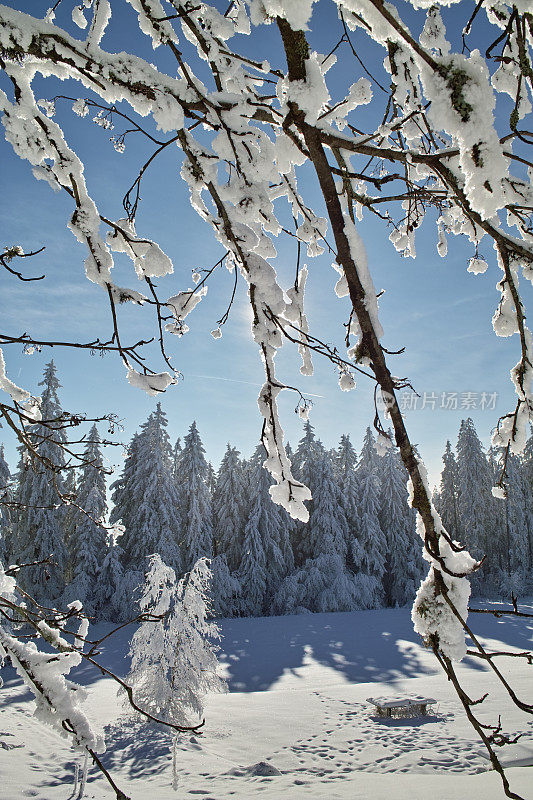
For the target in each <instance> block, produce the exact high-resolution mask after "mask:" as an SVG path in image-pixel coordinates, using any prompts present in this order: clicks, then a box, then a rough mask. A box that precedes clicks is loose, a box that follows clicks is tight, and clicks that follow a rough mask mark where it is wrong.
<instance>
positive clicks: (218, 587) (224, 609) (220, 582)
mask: <svg viewBox="0 0 533 800" xmlns="http://www.w3.org/2000/svg"><path fill="white" fill-rule="evenodd" d="M211 573H212V578H211V595H212V610H213V616H214V617H234V616H236V615H237V614H238V613H239V611H240V595H241V585H240V583H239V581H238V580H237V577H236V575H235V574H234V573H231V572H230V570H229V567H228V562H227V560H226V556H225V555H224V553H219V554H218V555H217V556H215V557H214V558H213V559H211Z"/></svg>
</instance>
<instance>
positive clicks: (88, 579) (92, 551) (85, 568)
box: [65, 425, 107, 614]
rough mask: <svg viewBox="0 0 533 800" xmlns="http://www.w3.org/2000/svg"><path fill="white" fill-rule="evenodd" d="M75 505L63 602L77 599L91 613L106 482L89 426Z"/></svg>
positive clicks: (100, 555) (99, 558) (102, 546)
mask: <svg viewBox="0 0 533 800" xmlns="http://www.w3.org/2000/svg"><path fill="white" fill-rule="evenodd" d="M76 505H78V506H79V507H80V508H82V509H83V511H84V512H85V513H82V512H81V511H78V510H75V513H74V515H73V521H72V534H71V537H70V556H71V562H72V573H73V577H72V581H71V583H70V584H69V585H68V586H67V588H66V589H65V601H66V602H67V603H68V602H72V601H74V600H79V601H80V602H81V603H82V604H83V607H84V610H85V611H86V612H87V613H89V614H92V613H93V612H94V597H93V594H94V589H95V585H96V581H97V577H98V573H99V571H100V566H101V564H102V561H103V558H104V556H105V552H106V549H107V548H106V539H107V534H106V529H105V528H104V527H103V525H104V523H105V516H106V514H107V502H106V485H105V476H104V472H103V459H102V453H101V448H100V435H99V433H98V429H97V427H96V425H93V426H92V428H91V430H90V432H89V435H88V437H87V444H86V446H85V449H84V452H83V468H82V472H81V476H80V479H79V482H78V488H77V496H76Z"/></svg>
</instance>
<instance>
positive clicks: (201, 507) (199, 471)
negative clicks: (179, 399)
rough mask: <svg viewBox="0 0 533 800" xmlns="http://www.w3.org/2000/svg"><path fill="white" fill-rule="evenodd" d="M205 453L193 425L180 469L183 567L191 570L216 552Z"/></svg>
mask: <svg viewBox="0 0 533 800" xmlns="http://www.w3.org/2000/svg"><path fill="white" fill-rule="evenodd" d="M204 453H205V450H204V447H203V444H202V441H201V439H200V434H199V433H198V428H197V427H196V422H193V423H192V425H191V427H190V428H189V433H188V434H187V436H186V437H185V440H184V446H183V450H182V452H181V455H180V460H179V465H178V466H179V468H178V481H179V492H180V496H181V502H182V508H181V511H182V517H183V529H182V530H183V550H182V557H183V568H184V569H185V570H190V569H192V567H193V566H194V564H195V563H196V561H198V559H199V558H201V557H202V556H207V557H209V556H210V555H211V553H212V550H213V520H212V510H211V497H210V493H209V488H208V486H207V477H208V467H207V461H206V459H205V455H204Z"/></svg>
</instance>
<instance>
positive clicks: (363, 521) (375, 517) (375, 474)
mask: <svg viewBox="0 0 533 800" xmlns="http://www.w3.org/2000/svg"><path fill="white" fill-rule="evenodd" d="M382 458H383V457H380V456H378V454H377V452H376V447H375V439H374V436H373V434H372V431H371V429H370V428H367V429H366V433H365V437H364V440H363V447H362V449H361V455H360V457H359V463H358V465H357V470H356V477H357V480H358V483H359V515H358V540H359V544H360V547H361V566H360V571H361V573H362V574H364V575H365V576H367V577H366V578H365V579H364V580H363V581H362V589H364V590H365V591H366V595H365V597H364V602H365V605H367V606H379V605H381V603H382V601H383V578H384V574H385V558H386V550H387V544H386V541H385V535H384V533H383V530H382V528H381V522H380V519H379V512H380V505H381V504H380V494H381V482H380V480H379V470H380V468H381V463H382Z"/></svg>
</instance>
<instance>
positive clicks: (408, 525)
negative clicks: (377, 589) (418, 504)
mask: <svg viewBox="0 0 533 800" xmlns="http://www.w3.org/2000/svg"><path fill="white" fill-rule="evenodd" d="M407 477H408V476H407V473H406V470H405V468H404V466H403V464H402V462H401V459H400V457H399V455H398V453H397V451H396V450H395V449H393V448H389V449H388V450H387V452H386V453H385V455H384V456H383V458H382V460H381V465H380V478H381V496H380V500H381V507H380V513H379V520H380V523H381V529H382V531H383V534H384V536H385V544H386V555H385V572H384V575H383V589H384V599H385V603H386V604H387V605H400V606H403V605H405V604H406V603H412V602H413V599H414V596H415V594H416V590H417V589H418V586H419V584H420V580H421V578H422V574H423V566H422V547H421V542H420V538H419V537H418V536H417V535H416V524H415V514H414V512H413V509H412V508H411V507H410V506H409V505H408V502H407Z"/></svg>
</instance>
